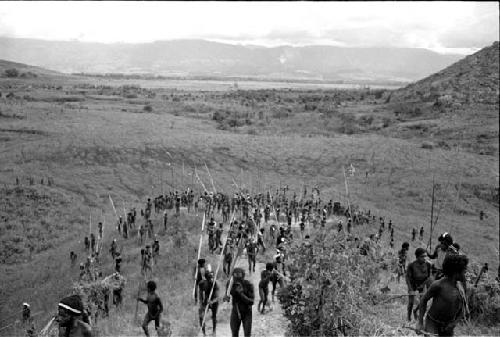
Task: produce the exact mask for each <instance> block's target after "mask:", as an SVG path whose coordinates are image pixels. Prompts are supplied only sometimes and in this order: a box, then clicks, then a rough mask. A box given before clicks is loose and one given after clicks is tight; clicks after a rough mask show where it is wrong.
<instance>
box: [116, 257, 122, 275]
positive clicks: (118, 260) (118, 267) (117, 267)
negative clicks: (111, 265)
mask: <svg viewBox="0 0 500 337" xmlns="http://www.w3.org/2000/svg"><path fill="white" fill-rule="evenodd" d="M121 263H122V257H121V254H120V252H116V254H115V272H117V273H119V272H120V270H121Z"/></svg>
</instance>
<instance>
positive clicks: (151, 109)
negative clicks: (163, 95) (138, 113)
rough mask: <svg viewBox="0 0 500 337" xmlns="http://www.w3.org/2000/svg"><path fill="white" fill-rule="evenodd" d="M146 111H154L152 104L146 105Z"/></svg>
mask: <svg viewBox="0 0 500 337" xmlns="http://www.w3.org/2000/svg"><path fill="white" fill-rule="evenodd" d="M143 110H144V111H146V112H152V111H153V107H152V106H151V104H146V105H145V106H144V108H143Z"/></svg>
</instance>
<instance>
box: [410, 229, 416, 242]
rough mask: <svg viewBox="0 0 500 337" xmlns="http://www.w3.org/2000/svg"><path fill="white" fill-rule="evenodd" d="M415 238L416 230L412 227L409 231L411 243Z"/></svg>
mask: <svg viewBox="0 0 500 337" xmlns="http://www.w3.org/2000/svg"><path fill="white" fill-rule="evenodd" d="M416 237H417V230H416V228H415V227H413V229H412V231H411V241H415V238H416Z"/></svg>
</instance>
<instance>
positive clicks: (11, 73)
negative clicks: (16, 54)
mask: <svg viewBox="0 0 500 337" xmlns="http://www.w3.org/2000/svg"><path fill="white" fill-rule="evenodd" d="M4 74H5V76H7V77H18V76H19V71H18V70H17V69H16V68H10V69H6V70H5V71H4Z"/></svg>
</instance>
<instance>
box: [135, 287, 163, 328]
mask: <svg viewBox="0 0 500 337" xmlns="http://www.w3.org/2000/svg"><path fill="white" fill-rule="evenodd" d="M147 287H148V297H147V298H146V299H142V298H140V297H137V300H138V301H140V302H142V303H144V304H146V305H147V306H148V312H147V313H146V316H144V321H143V322H142V329H143V330H144V333H145V334H146V336H149V331H148V324H149V322H151V321H155V329H156V331H158V328H159V327H160V316H161V313H162V312H163V304H162V303H161V300H160V297H159V296H158V295H157V294H156V292H155V290H156V283H155V282H154V281H148V284H147Z"/></svg>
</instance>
